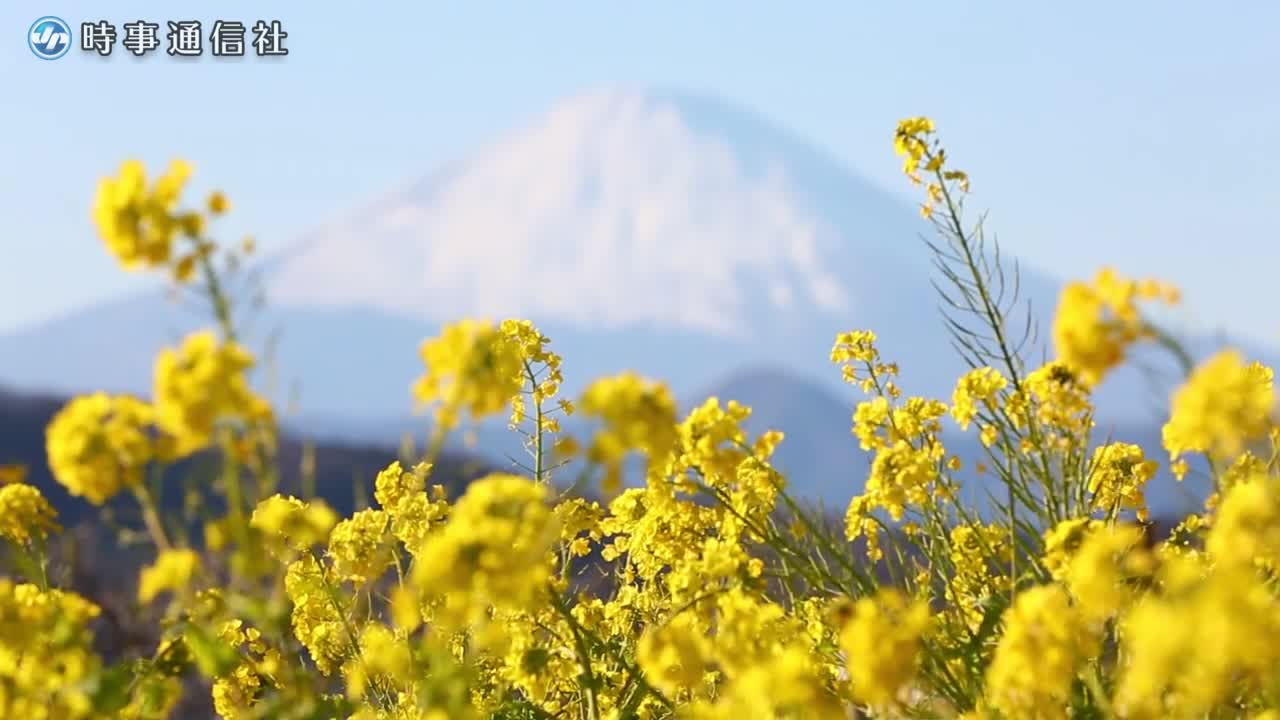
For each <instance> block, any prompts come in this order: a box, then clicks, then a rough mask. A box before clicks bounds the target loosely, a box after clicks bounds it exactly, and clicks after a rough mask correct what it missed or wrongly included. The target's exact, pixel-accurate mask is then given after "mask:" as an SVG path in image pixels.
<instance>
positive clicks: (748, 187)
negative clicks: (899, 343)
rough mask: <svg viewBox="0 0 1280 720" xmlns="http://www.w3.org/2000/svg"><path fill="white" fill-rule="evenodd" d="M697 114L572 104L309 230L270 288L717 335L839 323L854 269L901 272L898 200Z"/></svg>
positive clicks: (626, 97)
mask: <svg viewBox="0 0 1280 720" xmlns="http://www.w3.org/2000/svg"><path fill="white" fill-rule="evenodd" d="M716 110H719V108H718V107H717V106H716V105H715V104H714V103H708V102H707V101H703V100H698V99H695V98H687V97H681V96H672V95H661V94H652V93H644V92H636V91H624V90H603V91H597V92H590V93H586V94H583V95H579V96H576V97H572V98H570V99H568V100H566V101H564V102H562V103H561V104H559V105H556V106H555V107H553V108H552V109H551V110H549V111H548V112H546V113H545V114H543V115H542V116H540V117H538V118H536V119H534V120H533V121H532V122H530V123H528V124H526V125H525V126H524V127H521V128H519V129H517V130H515V131H513V132H511V133H509V134H507V135H506V136H503V137H500V138H498V139H496V140H495V141H494V142H492V143H490V144H488V145H486V146H485V147H482V148H480V149H478V150H477V151H475V152H473V153H471V154H470V155H469V156H468V157H466V158H465V159H464V160H463V161H462V162H459V163H457V164H455V165H454V166H453V167H452V168H450V169H448V170H446V171H444V172H443V173H441V174H438V175H435V176H432V177H430V178H429V179H428V180H426V181H424V182H422V183H419V184H417V185H416V186H414V187H411V188H409V189H407V190H405V191H402V192H399V193H396V194H394V195H392V196H390V197H388V198H387V199H385V200H383V201H382V202H379V203H377V204H375V205H374V206H373V207H370V208H367V209H366V210H364V211H362V212H359V213H356V214H355V215H354V216H352V217H351V218H350V219H349V220H348V221H347V222H344V223H341V224H339V225H338V226H336V227H332V228H328V229H325V230H323V231H321V232H320V233H317V234H316V235H315V236H314V237H312V238H311V239H309V240H308V241H307V242H306V243H305V244H304V246H303V247H302V248H301V249H300V250H299V251H298V252H297V253H296V254H294V255H293V256H291V257H290V258H288V260H287V261H286V262H284V263H283V264H282V266H281V267H280V268H279V270H278V271H277V272H276V273H275V274H274V276H273V278H272V281H271V285H270V297H271V299H272V300H273V301H274V302H276V303H279V304H281V305H286V306H288V305H303V306H312V307H315V306H349V305H358V306H363V307H370V308H376V309H379V310H383V311H387V312H391V313H397V314H404V315H408V316H412V317H418V318H422V319H427V320H437V321H439V320H446V319H450V318H454V317H458V316H463V315H480V316H505V315H513V314H514V315H522V316H528V317H533V318H539V319H544V320H555V321H564V322H567V323H570V324H572V325H575V326H579V327H587V328H601V329H606V328H608V329H613V328H625V327H631V326H635V325H652V326H655V327H661V328H666V329H674V330H686V331H692V332H698V333H704V334H710V335H714V336H719V337H737V336H750V335H752V334H753V331H754V330H756V329H758V326H759V315H760V313H761V312H762V311H770V312H773V313H775V314H781V313H785V314H793V313H812V312H820V313H826V314H844V315H846V316H847V315H848V314H849V313H850V311H851V310H852V309H853V307H854V304H855V297H856V298H858V299H860V300H862V301H864V302H865V301H868V300H871V299H872V298H870V297H869V296H868V295H867V293H866V289H865V288H859V287H857V285H859V281H860V280H862V281H865V280H867V279H868V278H867V277H866V276H868V275H869V274H870V273H868V272H866V271H867V270H872V271H873V272H874V273H876V274H878V273H880V272H882V271H884V270H892V269H893V267H892V266H893V265H906V266H911V267H913V268H914V267H918V266H920V263H919V262H917V261H918V260H919V258H918V252H916V251H917V249H918V248H916V247H914V246H913V245H912V243H911V242H910V241H911V235H910V230H909V229H908V226H907V225H905V224H904V223H902V222H901V218H902V214H901V208H900V207H899V206H898V203H896V202H894V201H892V200H890V199H889V198H888V197H886V196H885V195H883V194H882V193H880V192H877V191H875V190H873V189H872V188H870V187H868V186H866V184H865V183H862V182H861V181H859V180H857V179H856V178H854V177H852V176H848V175H845V174H844V173H842V172H841V171H839V170H838V169H836V168H835V167H833V166H832V164H831V163H830V161H827V160H826V159H825V158H823V157H821V156H820V155H818V154H817V153H816V152H815V151H811V150H808V149H807V148H803V147H800V146H799V144H798V143H797V142H796V141H794V140H791V139H790V138H787V137H785V135H783V134H781V133H779V132H773V133H771V132H770V131H769V130H768V129H765V128H762V127H760V126H761V122H760V121H758V120H756V119H755V118H753V117H750V116H748V115H742V116H733V115H730V114H729V113H726V112H723V111H721V113H720V116H719V117H717V115H716V113H715V111H716ZM708 122H710V123H715V124H719V125H720V127H708V126H707V124H708ZM771 134H772V135H774V137H770V135H771ZM842 176H843V177H842ZM833 184H839V185H843V186H844V187H843V188H841V192H840V197H835V196H834V195H833V194H832V193H831V190H832V189H833V188H832V187H831V186H832V185H833ZM832 200H835V202H834V203H833V202H832ZM901 245H908V246H910V247H908V248H906V251H905V252H904V251H903V249H902V248H895V247H894V246H901ZM886 261H888V262H889V263H890V267H889V268H884V267H880V268H876V267H874V266H875V265H877V264H880V263H884V262H886Z"/></svg>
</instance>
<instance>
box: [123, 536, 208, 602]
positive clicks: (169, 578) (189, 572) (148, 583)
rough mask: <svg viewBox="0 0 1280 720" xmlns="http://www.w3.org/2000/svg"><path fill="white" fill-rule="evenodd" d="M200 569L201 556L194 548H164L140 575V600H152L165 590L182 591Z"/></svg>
mask: <svg viewBox="0 0 1280 720" xmlns="http://www.w3.org/2000/svg"><path fill="white" fill-rule="evenodd" d="M199 570H200V556H199V555H197V554H196V552H195V551H194V550H190V549H188V548H178V549H173V550H164V551H161V553H160V554H159V555H158V556H157V557H156V560H155V562H154V563H152V564H151V565H148V566H147V567H145V568H143V569H142V573H141V574H140V575H139V576H138V602H140V603H143V604H144V605H145V604H146V603H149V602H151V601H152V600H153V599H154V598H155V597H156V596H157V595H159V594H160V593H162V592H165V591H173V592H181V591H183V590H185V589H186V588H187V586H188V585H189V584H190V583H191V579H192V578H193V577H195V575H196V573H197V572H199Z"/></svg>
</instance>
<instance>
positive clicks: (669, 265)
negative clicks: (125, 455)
mask: <svg viewBox="0 0 1280 720" xmlns="http://www.w3.org/2000/svg"><path fill="white" fill-rule="evenodd" d="M922 228H923V225H922V224H921V223H920V222H919V219H918V218H917V217H916V214H915V213H914V211H912V210H911V209H910V208H908V207H906V206H905V205H904V203H902V202H901V201H899V200H897V199H895V198H893V197H891V196H890V195H888V194H887V193H885V192H884V191H882V190H879V189H877V188H876V187H874V186H872V185H870V184H869V183H867V182H866V181H864V180H862V179H860V178H858V177H857V176H856V175H854V174H853V173H851V172H849V171H847V170H845V169H844V168H842V167H841V166H840V165H839V164H838V163H836V162H834V161H832V160H830V159H829V158H828V157H827V156H826V155H824V154H823V153H822V152H821V151H820V150H818V149H816V148H814V147H812V146H810V145H808V144H806V143H805V142H804V141H802V140H800V139H798V138H796V137H794V136H792V135H791V134H789V133H787V132H786V131H784V130H781V129H779V128H776V127H773V126H772V125H770V124H769V123H768V122H767V121H766V120H764V119H762V118H759V117H757V116H755V115H753V114H752V113H750V112H747V111H744V110H741V109H739V108H735V107H733V106H731V105H728V104H726V103H722V102H719V101H717V100H713V99H708V98H701V97H695V96H689V95H682V94H674V93H657V92H646V91H639V90H627V89H618V90H600V91H595V92H588V93H584V94H582V95H579V96H575V97H571V98H568V99H566V100H564V101H563V102H561V103H559V104H557V105H555V106H553V107H552V108H551V109H549V110H548V111H547V112H546V113H544V114H542V115H540V116H538V117H536V118H533V119H532V120H530V121H529V122H527V123H525V124H524V125H522V126H520V127H517V128H515V129H514V130H512V131H511V132H509V133H507V134H505V135H503V136H500V137H498V138H495V139H494V140H493V141H492V142H491V143H489V144H487V145H485V146H482V147H479V148H476V149H474V150H473V151H472V152H470V153H468V154H466V155H464V156H462V157H460V158H459V159H458V160H457V161H456V162H454V163H452V164H451V165H449V166H447V167H445V168H444V169H442V170H441V171H439V172H436V173H433V174H431V175H428V176H427V177H425V178H424V179H423V180H421V181H420V182H417V183H415V184H413V185H411V186H409V187H407V188H403V189H399V190H395V191H392V192H389V193H388V194H387V195H386V196H385V197H384V198H383V199H382V200H380V201H378V202H375V203H372V204H371V205H369V206H368V207H365V208H361V209H358V210H356V211H354V212H352V213H351V214H349V215H348V216H347V217H346V219H345V220H342V221H340V222H337V223H334V224H332V225H331V226H328V227H323V228H320V229H318V230H316V231H314V232H312V233H309V234H307V235H305V236H303V237H302V238H301V239H300V240H299V241H298V242H297V243H296V245H295V246H293V248H292V249H290V250H289V251H287V252H284V253H281V254H280V255H278V256H276V257H274V258H272V259H271V261H270V262H269V263H268V264H266V265H264V266H263V268H262V275H263V277H264V280H265V290H266V295H267V297H268V299H269V303H270V305H269V307H270V308H271V309H270V310H269V311H268V313H267V314H266V315H265V316H264V317H262V318H261V322H260V324H259V328H260V329H261V330H262V332H259V333H257V334H256V335H255V336H252V337H255V339H256V340H257V341H258V342H259V343H261V342H263V341H264V340H265V333H266V331H267V330H269V329H274V328H282V329H283V335H282V336H281V339H280V345H279V347H278V354H277V357H278V360H279V364H280V368H281V371H282V372H281V375H280V378H281V381H282V382H283V383H285V384H288V383H289V382H290V381H297V382H298V383H299V384H300V385H301V390H302V393H303V396H302V400H303V407H304V409H305V410H307V411H310V412H316V413H328V414H345V413H354V414H357V415H370V414H387V413H396V412H399V411H400V410H401V409H402V408H405V407H406V405H407V396H406V391H407V387H408V385H409V383H410V382H411V381H412V379H413V376H414V374H415V373H416V372H417V370H418V368H417V360H416V357H415V350H416V345H417V343H418V341H419V340H420V339H421V338H422V337H424V336H426V335H429V334H432V333H434V332H435V331H436V330H437V329H438V327H439V325H440V323H441V322H442V321H445V320H452V319H456V318H458V317H462V316H468V315H481V316H491V317H495V318H496V317H507V316H521V317H529V318H531V319H533V320H534V321H535V322H537V323H538V324H539V326H540V327H541V328H542V329H543V330H544V331H545V332H546V333H547V334H549V335H550V336H551V337H552V338H553V339H554V340H555V343H556V347H557V349H558V350H559V351H560V352H561V353H562V354H563V355H564V356H565V358H566V375H567V380H568V386H569V387H570V388H571V389H572V388H575V387H579V386H581V384H582V382H584V381H585V380H586V379H587V378H590V377H593V376H596V375H599V374H602V373H607V372H616V371H619V370H623V369H628V368H634V369H637V370H641V371H643V372H646V373H648V374H651V375H655V376H659V377H663V378H667V379H669V380H670V381H671V382H672V383H673V385H674V386H675V387H676V388H677V389H678V390H680V391H682V392H688V391H690V390H692V389H694V388H698V387H705V386H707V385H709V384H711V383H713V382H715V381H716V380H717V379H718V378H719V377H722V376H723V375H724V374H725V373H726V372H730V371H733V370H736V369H739V368H741V367H748V366H774V367H779V368H783V369H787V370H789V371H791V372H795V373H798V374H800V375H802V376H805V377H808V378H810V379H813V380H817V381H821V382H826V383H832V382H833V381H834V378H835V375H834V374H833V372H832V369H831V368H830V367H829V365H828V363H827V360H826V357H827V354H828V351H829V350H830V345H831V340H832V338H833V337H834V335H835V333H837V332H839V331H842V330H846V329H850V328H855V327H871V328H874V329H876V330H877V331H878V332H879V333H880V334H881V336H882V339H883V342H884V346H885V351H886V354H887V355H892V356H894V357H899V358H903V357H912V358H924V359H925V361H924V362H920V363H919V364H918V365H917V366H916V367H914V368H913V376H914V378H915V380H916V382H917V383H918V384H919V385H920V389H921V391H924V392H941V391H943V390H945V389H946V388H947V386H948V384H949V383H950V376H951V375H952V374H953V373H952V370H953V369H954V368H953V367H951V366H950V365H944V364H942V363H939V362H936V361H935V359H936V358H941V357H944V354H943V353H944V352H945V351H946V347H947V343H946V339H945V338H944V337H943V336H942V335H941V334H940V333H938V332H937V330H938V329H939V328H940V323H939V322H938V318H937V314H936V301H935V297H934V293H933V291H932V289H931V287H930V286H929V282H928V280H929V264H928V257H927V254H926V252H925V251H924V248H923V247H922V245H921V244H920V243H919V242H918V234H919V232H920V231H921V229H922ZM1023 280H1024V282H1023V285H1024V288H1026V289H1027V292H1028V294H1029V295H1030V296H1032V297H1036V298H1039V299H1045V298H1049V297H1051V296H1052V294H1053V292H1054V289H1053V288H1054V284H1053V283H1052V282H1051V281H1049V280H1047V279H1045V278H1042V277H1037V276H1035V275H1034V274H1024V278H1023ZM157 300H158V294H155V295H152V296H150V297H140V298H132V299H127V300H123V301H121V302H118V303H113V304H109V305H104V306H100V307H97V308H90V309H86V310H85V311H84V312H82V313H78V314H75V315H73V316H69V317H66V318H63V319H61V320H59V321H55V322H52V323H48V324H46V325H44V326H41V327H37V328H32V329H29V330H26V331H23V332H20V333H17V334H14V335H11V336H9V337H5V338H0V381H6V382H9V383H11V384H13V385H16V386H21V387H36V388H49V389H55V390H59V391H65V390H78V389H83V388H85V387H108V388H113V389H130V390H140V389H142V388H145V387H146V385H147V384H148V380H149V358H150V356H151V354H152V353H153V352H154V351H155V349H157V348H158V347H159V346H160V345H162V344H164V343H165V342H172V341H173V340H174V339H176V338H177V337H179V336H180V334H181V333H182V332H183V331H185V330H188V329H190V328H191V327H193V326H194V325H195V324H197V323H196V320H195V319H194V318H193V317H192V316H191V315H190V314H189V313H187V312H180V311H177V310H174V309H173V308H171V307H168V306H166V305H164V304H162V303H159V302H157ZM1045 304H1048V303H1045ZM357 376H358V377H357Z"/></svg>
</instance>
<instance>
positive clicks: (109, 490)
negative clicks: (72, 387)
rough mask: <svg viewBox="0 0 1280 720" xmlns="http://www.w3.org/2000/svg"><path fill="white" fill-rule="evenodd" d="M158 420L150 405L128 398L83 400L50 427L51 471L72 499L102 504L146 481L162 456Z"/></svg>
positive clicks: (74, 402)
mask: <svg viewBox="0 0 1280 720" xmlns="http://www.w3.org/2000/svg"><path fill="white" fill-rule="evenodd" d="M154 419H155V411H154V409H153V408H152V407H151V406H150V405H148V404H147V403H145V402H143V401H141V400H138V399H137V398H134V397H130V396H127V395H119V396H111V395H107V394H106V393H96V394H94V395H85V396H81V397H77V398H75V399H73V400H72V401H71V402H69V403H67V404H66V405H65V406H64V407H63V408H62V409H61V410H59V411H58V413H57V414H56V415H54V417H53V419H52V420H51V421H50V422H49V427H48V428H47V430H46V433H45V435H46V449H47V451H48V456H49V469H50V470H52V471H53V476H54V478H55V479H56V480H57V481H58V482H60V483H62V485H64V486H65V487H66V488H67V490H69V491H70V492H71V494H73V495H78V496H81V497H83V498H85V499H86V500H88V501H89V502H91V503H94V504H95V505H101V504H102V503H104V502H106V501H107V500H109V499H111V497H112V496H114V495H115V494H116V493H118V492H120V491H121V490H122V489H124V488H126V487H130V486H133V485H135V484H137V483H139V482H141V480H142V471H143V468H144V467H145V466H146V464H147V463H148V462H149V461H151V460H152V458H154V457H155V456H156V454H157V452H156V451H157V446H156V444H155V443H154V441H153V433H152V431H151V429H150V428H151V424H152V422H153V421H154Z"/></svg>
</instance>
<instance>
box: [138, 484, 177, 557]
mask: <svg viewBox="0 0 1280 720" xmlns="http://www.w3.org/2000/svg"><path fill="white" fill-rule="evenodd" d="M133 496H134V497H135V498H137V499H138V505H139V506H140V507H141V508H142V522H143V523H144V524H145V525H146V526H147V533H148V534H149V535H151V542H153V543H155V545H156V548H157V549H158V550H160V551H161V552H163V551H166V550H169V549H170V548H171V547H172V546H171V545H170V544H169V536H168V535H166V534H165V531H164V523H163V522H161V520H160V513H159V512H157V510H156V504H155V500H154V499H152V497H151V491H150V490H148V489H147V487H146V485H145V484H143V483H138V484H137V485H134V486H133Z"/></svg>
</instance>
